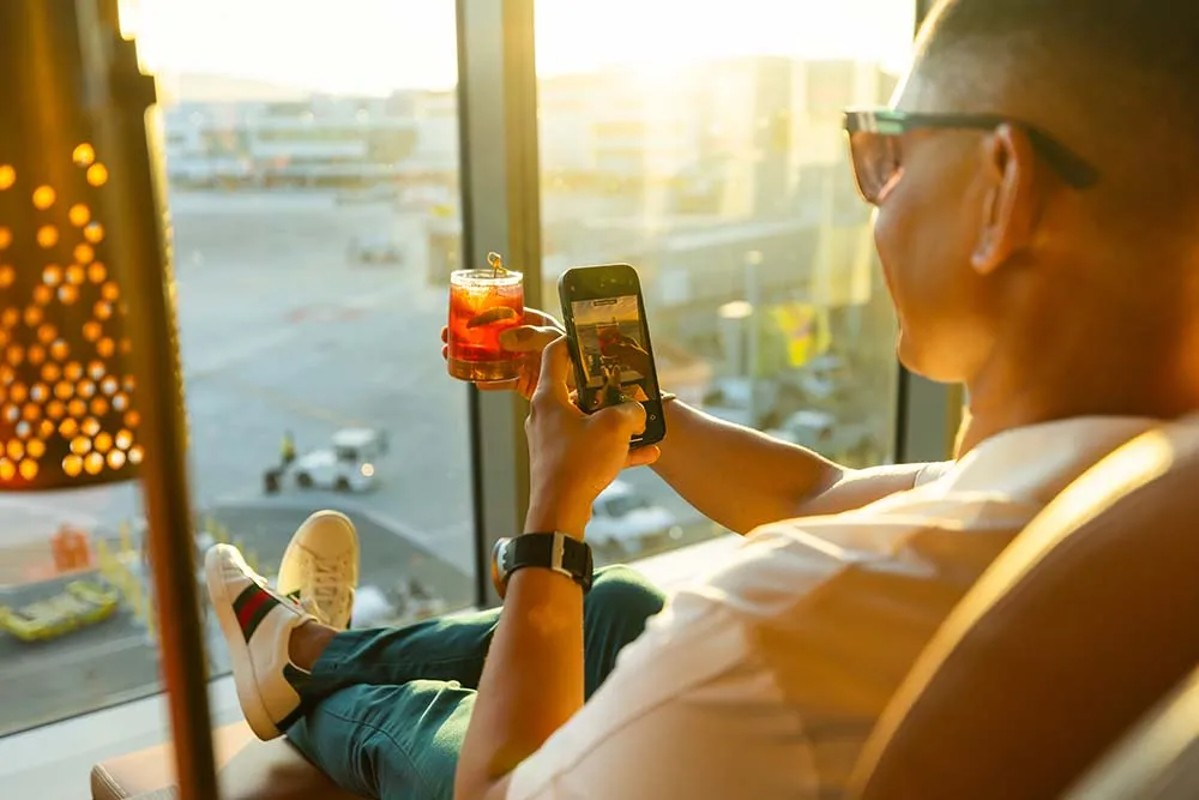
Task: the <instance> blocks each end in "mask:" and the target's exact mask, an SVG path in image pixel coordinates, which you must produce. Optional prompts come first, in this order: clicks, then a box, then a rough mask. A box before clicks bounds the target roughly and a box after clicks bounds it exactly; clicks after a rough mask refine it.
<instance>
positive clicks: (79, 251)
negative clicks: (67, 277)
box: [74, 244, 96, 280]
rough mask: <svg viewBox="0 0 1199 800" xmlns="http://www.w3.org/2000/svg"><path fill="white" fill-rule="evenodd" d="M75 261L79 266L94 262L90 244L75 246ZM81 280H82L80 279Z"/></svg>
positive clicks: (94, 257) (94, 252) (93, 252)
mask: <svg viewBox="0 0 1199 800" xmlns="http://www.w3.org/2000/svg"><path fill="white" fill-rule="evenodd" d="M74 252H75V260H76V261H78V262H79V263H80V264H90V263H92V262H93V261H95V260H96V251H95V250H93V249H92V246H91V245H90V244H78V245H75V251H74ZM81 280H82V279H81Z"/></svg>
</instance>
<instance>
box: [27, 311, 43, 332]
mask: <svg viewBox="0 0 1199 800" xmlns="http://www.w3.org/2000/svg"><path fill="white" fill-rule="evenodd" d="M41 321H42V310H41V309H40V308H39V307H37V306H26V307H25V324H26V325H28V326H29V327H31V328H36V327H37V326H38V323H40V322H41Z"/></svg>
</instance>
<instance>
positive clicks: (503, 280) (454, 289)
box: [446, 269, 525, 383]
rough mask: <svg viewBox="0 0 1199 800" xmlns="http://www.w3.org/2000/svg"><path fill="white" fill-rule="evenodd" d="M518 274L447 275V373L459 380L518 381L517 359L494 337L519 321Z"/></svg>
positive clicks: (476, 272) (477, 272)
mask: <svg viewBox="0 0 1199 800" xmlns="http://www.w3.org/2000/svg"><path fill="white" fill-rule="evenodd" d="M522 277H523V276H522V275H521V274H520V273H519V272H512V271H510V270H491V269H464V270H458V271H456V272H454V273H452V274H451V275H450V323H449V337H448V340H447V342H446V344H447V345H449V355H448V363H449V372H450V374H451V375H453V376H454V377H455V378H459V379H461V380H464V381H474V382H476V383H480V382H490V381H505V380H509V379H512V378H516V377H518V374H519V373H518V371H517V368H518V366H519V357H518V356H517V354H515V353H510V352H508V351H507V350H505V349H504V348H502V347H500V334H501V333H503V332H504V331H506V330H508V329H509V328H515V327H516V326H518V325H520V324H521V323H522V322H523V321H524V315H525V291H524V284H523V283H522Z"/></svg>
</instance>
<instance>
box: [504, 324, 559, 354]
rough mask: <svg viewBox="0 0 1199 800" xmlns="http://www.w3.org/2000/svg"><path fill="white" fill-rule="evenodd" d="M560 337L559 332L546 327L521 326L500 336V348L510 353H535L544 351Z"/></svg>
mask: <svg viewBox="0 0 1199 800" xmlns="http://www.w3.org/2000/svg"><path fill="white" fill-rule="evenodd" d="M561 335H562V332H561V331H559V330H556V329H554V328H551V327H548V326H544V325H521V326H520V327H519V328H509V329H508V330H506V331H504V332H503V333H501V334H500V347H502V348H504V349H505V350H508V351H509V352H512V353H528V352H536V351H540V350H544V349H545V347H546V345H548V344H549V343H550V342H552V341H554V340H555V339H557V338H558V337H559V336H561Z"/></svg>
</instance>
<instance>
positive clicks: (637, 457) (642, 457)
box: [624, 444, 662, 467]
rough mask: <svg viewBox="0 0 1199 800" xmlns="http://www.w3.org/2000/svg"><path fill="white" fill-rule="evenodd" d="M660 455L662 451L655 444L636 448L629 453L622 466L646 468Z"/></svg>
mask: <svg viewBox="0 0 1199 800" xmlns="http://www.w3.org/2000/svg"><path fill="white" fill-rule="evenodd" d="M661 455H662V450H661V449H660V448H659V447H658V445H656V444H651V445H647V446H645V447H638V448H636V449H635V450H630V451H629V457H628V458H627V459H625V462H624V465H625V466H626V467H648V466H649V465H650V464H653V463H654V462H655V461H657V460H658V457H659V456H661Z"/></svg>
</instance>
